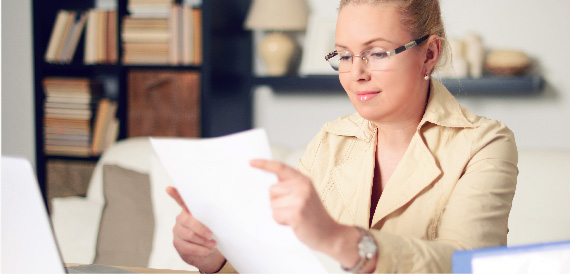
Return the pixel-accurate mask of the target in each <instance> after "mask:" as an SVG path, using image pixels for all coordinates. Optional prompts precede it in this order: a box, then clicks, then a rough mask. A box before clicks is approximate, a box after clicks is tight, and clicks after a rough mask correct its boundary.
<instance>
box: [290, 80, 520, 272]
mask: <svg viewBox="0 0 570 274" xmlns="http://www.w3.org/2000/svg"><path fill="white" fill-rule="evenodd" d="M376 136H377V128H376V127H375V126H374V124H373V123H372V122H370V121H368V120H365V119H363V118H362V117H360V116H359V115H358V114H352V115H349V116H344V117H341V118H339V119H338V120H335V121H332V122H329V123H327V124H325V125H324V126H323V127H322V129H321V131H320V132H319V133H318V135H317V136H316V137H315V138H314V139H313V140H312V141H311V143H310V144H309V146H308V148H307V151H306V153H305V155H304V156H303V157H302V159H301V161H300V164H299V167H298V168H299V170H300V171H301V172H303V173H304V174H306V175H308V176H309V177H310V178H311V179H312V180H313V183H314V185H315V187H316V189H317V191H318V193H319V195H320V198H321V200H322V201H323V204H324V205H325V208H326V209H327V210H328V212H329V214H330V215H331V216H332V217H333V218H334V219H336V220H337V221H339V222H341V223H344V224H349V225H358V226H361V227H368V224H369V215H370V203H371V202H370V197H371V188H372V178H373V176H374V164H375V153H376V143H377V137H376ZM517 160H518V155H517V148H516V144H515V139H514V135H513V133H512V132H511V131H510V130H509V129H508V128H507V127H506V126H505V125H504V124H503V123H501V122H498V121H494V120H490V119H487V118H484V117H480V116H476V115H474V114H473V113H471V112H470V111H469V110H467V109H465V108H464V107H462V106H460V105H459V104H458V103H457V101H456V100H455V98H454V97H453V96H452V95H451V94H450V93H449V91H447V89H446V88H445V87H444V86H443V85H442V84H441V83H439V82H437V81H435V80H432V83H431V92H430V96H429V99H428V105H427V107H426V111H425V114H424V116H423V118H422V120H421V122H420V124H419V126H418V128H417V130H416V133H415V134H414V136H413V138H412V141H411V143H410V145H409V147H408V149H407V151H406V152H405V154H404V156H403V158H402V160H401V161H400V163H399V164H398V166H397V168H396V170H395V171H394V173H393V175H392V177H391V178H390V180H389V181H388V183H387V185H386V187H385V189H384V190H383V192H382V196H381V197H380V200H379V202H378V206H377V207H376V212H375V213H374V217H373V223H372V227H371V231H372V233H373V235H374V237H375V238H376V241H377V242H378V246H379V257H378V265H377V268H376V272H450V271H451V257H452V253H453V251H455V250H458V249H473V248H481V247H487V246H496V245H505V244H506V243H507V230H508V229H507V219H508V216H509V212H510V210H511V203H512V200H513V196H514V193H515V187H516V181H517V174H518V169H517Z"/></svg>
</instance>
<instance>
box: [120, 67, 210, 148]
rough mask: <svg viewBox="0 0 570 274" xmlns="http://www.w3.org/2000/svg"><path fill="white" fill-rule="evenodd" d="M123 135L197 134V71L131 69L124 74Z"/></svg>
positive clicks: (198, 111) (198, 83)
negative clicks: (126, 126) (125, 105)
mask: <svg viewBox="0 0 570 274" xmlns="http://www.w3.org/2000/svg"><path fill="white" fill-rule="evenodd" d="M127 81H128V83H127V86H128V87H129V90H128V92H127V94H128V98H127V100H128V105H129V108H128V111H127V125H128V128H127V135H128V137H134V136H184V137H198V136H200V121H201V118H200V74H199V73H198V72H195V71H169V70H132V71H130V72H129V73H128V75H127Z"/></svg>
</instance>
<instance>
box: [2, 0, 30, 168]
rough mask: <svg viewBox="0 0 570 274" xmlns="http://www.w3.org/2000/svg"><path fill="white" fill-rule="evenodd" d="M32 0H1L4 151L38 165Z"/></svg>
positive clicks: (4, 153)
mask: <svg viewBox="0 0 570 274" xmlns="http://www.w3.org/2000/svg"><path fill="white" fill-rule="evenodd" d="M31 14H32V7H31V1H30V0H2V155H12V156H19V157H24V158H27V159H28V160H30V162H31V163H32V165H35V159H36V157H35V154H36V151H35V128H34V119H35V118H34V95H33V90H34V88H33V70H32V64H33V58H32V56H33V55H32V21H31Z"/></svg>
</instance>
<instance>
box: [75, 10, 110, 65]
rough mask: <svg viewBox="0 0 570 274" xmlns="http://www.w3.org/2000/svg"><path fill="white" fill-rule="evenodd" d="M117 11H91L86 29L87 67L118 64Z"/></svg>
mask: <svg viewBox="0 0 570 274" xmlns="http://www.w3.org/2000/svg"><path fill="white" fill-rule="evenodd" d="M117 25H118V24H117V11H116V10H102V9H91V10H89V12H88V15H87V27H86V29H85V52H84V55H83V58H84V63H85V64H86V65H93V64H115V63H117V59H118V58H117V52H118V44H119V43H118V41H117Z"/></svg>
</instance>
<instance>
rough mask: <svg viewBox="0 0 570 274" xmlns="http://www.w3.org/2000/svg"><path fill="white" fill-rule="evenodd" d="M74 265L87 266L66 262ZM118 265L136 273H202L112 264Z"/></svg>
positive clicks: (68, 264)
mask: <svg viewBox="0 0 570 274" xmlns="http://www.w3.org/2000/svg"><path fill="white" fill-rule="evenodd" d="M73 266H87V265H84V264H74V263H66V264H65V267H73ZM110 267H116V268H120V269H124V270H127V271H131V272H135V273H200V272H198V271H188V270H172V269H155V268H146V267H134V266H114V265H113V266H110Z"/></svg>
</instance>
